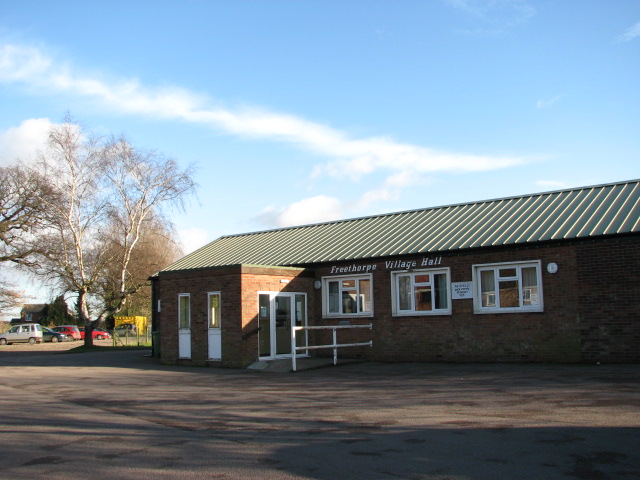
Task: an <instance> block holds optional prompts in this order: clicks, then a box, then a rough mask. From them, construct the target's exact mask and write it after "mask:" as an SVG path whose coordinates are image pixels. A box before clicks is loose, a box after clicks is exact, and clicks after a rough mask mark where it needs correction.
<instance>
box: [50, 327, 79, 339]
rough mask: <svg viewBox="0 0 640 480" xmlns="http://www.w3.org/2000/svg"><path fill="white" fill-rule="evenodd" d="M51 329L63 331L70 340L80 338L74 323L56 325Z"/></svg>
mask: <svg viewBox="0 0 640 480" xmlns="http://www.w3.org/2000/svg"><path fill="white" fill-rule="evenodd" d="M51 330H53V331H54V332H60V333H64V334H65V335H66V336H67V337H68V338H70V339H71V340H82V336H81V335H80V330H79V329H78V327H76V326H75V325H60V326H58V327H53V328H52V329H51Z"/></svg>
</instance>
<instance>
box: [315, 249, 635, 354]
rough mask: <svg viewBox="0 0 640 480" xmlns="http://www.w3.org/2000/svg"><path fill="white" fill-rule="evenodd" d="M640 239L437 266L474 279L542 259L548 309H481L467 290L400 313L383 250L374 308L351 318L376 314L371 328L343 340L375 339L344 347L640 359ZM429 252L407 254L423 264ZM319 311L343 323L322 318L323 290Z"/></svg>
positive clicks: (484, 255)
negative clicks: (446, 301)
mask: <svg viewBox="0 0 640 480" xmlns="http://www.w3.org/2000/svg"><path fill="white" fill-rule="evenodd" d="M638 244H639V240H638V237H628V238H619V239H612V240H606V241H605V240H599V241H590V242H573V243H564V244H556V245H549V246H539V245H538V246H534V247H528V248H527V247H522V246H520V247H512V248H508V247H506V248H495V249H483V250H476V251H473V252H466V253H458V254H449V255H446V254H442V263H441V265H439V267H449V268H450V269H451V270H450V271H451V281H452V282H466V281H471V280H472V266H473V265H478V264H491V263H502V262H518V261H538V260H539V261H540V262H541V274H542V292H543V293H542V295H543V302H544V311H543V312H522V313H494V314H475V313H474V306H473V300H472V299H465V300H453V301H452V313H451V315H435V316H431V315H428V316H427V315H424V316H393V315H392V312H391V270H389V269H386V268H384V265H385V262H384V261H385V260H388V259H380V260H377V261H376V262H375V263H376V264H377V266H378V268H377V269H376V270H375V271H374V274H373V285H374V293H373V295H374V299H373V301H374V315H373V316H372V317H370V318H355V317H353V318H352V319H351V321H352V323H369V322H372V323H373V324H374V327H373V332H369V331H368V330H355V331H353V332H352V333H349V334H345V335H343V336H342V338H344V339H345V340H344V341H345V343H346V342H347V341H362V339H363V337H366V336H367V335H371V336H372V339H373V347H372V348H359V349H355V348H354V349H344V350H341V352H340V355H341V356H345V355H351V356H359V357H364V358H368V359H371V360H377V361H479V362H494V361H497V362H523V361H535V362H547V361H549V362H591V361H603V362H637V361H640V319H639V312H640V303H639V302H640V285H639V280H638V278H639V271H640V260H639V255H640V246H639V245H638ZM438 255H440V254H438ZM423 257H424V256H416V257H406V258H404V260H407V261H411V260H417V261H418V265H419V264H420V261H421V259H422V258H423ZM550 262H555V263H557V264H558V266H559V269H558V272H557V273H555V274H551V273H548V272H547V270H546V266H547V264H548V263H550ZM366 263H371V261H368V262H366ZM335 265H336V264H332V265H327V266H324V267H322V268H318V269H317V271H316V276H317V278H318V279H319V278H321V277H322V276H325V275H330V274H331V268H332V267H334V266H335ZM314 318H316V319H317V320H316V323H318V324H336V323H338V320H337V319H327V318H325V319H323V318H322V310H321V305H320V300H319V299H318V302H317V305H316V309H315V311H314ZM365 339H366V338H365ZM326 340H327V338H326V336H325V337H324V338H323V339H322V340H321V341H323V342H324V341H326ZM325 354H327V352H325Z"/></svg>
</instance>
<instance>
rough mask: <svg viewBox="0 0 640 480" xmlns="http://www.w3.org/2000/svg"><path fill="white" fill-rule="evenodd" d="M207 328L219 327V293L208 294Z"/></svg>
mask: <svg viewBox="0 0 640 480" xmlns="http://www.w3.org/2000/svg"><path fill="white" fill-rule="evenodd" d="M209 328H220V295H218V294H217V293H212V294H210V295H209Z"/></svg>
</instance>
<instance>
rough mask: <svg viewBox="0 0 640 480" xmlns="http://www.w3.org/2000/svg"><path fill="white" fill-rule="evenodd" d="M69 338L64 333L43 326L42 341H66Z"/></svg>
mask: <svg viewBox="0 0 640 480" xmlns="http://www.w3.org/2000/svg"><path fill="white" fill-rule="evenodd" d="M67 340H68V338H67V336H66V335H65V334H64V333H60V332H54V331H53V330H51V329H50V328H47V327H42V341H43V342H53V343H57V342H66V341H67Z"/></svg>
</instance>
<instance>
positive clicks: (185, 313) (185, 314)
mask: <svg viewBox="0 0 640 480" xmlns="http://www.w3.org/2000/svg"><path fill="white" fill-rule="evenodd" d="M178 328H179V329H180V330H189V329H190V328H191V308H190V298H189V294H188V293H187V294H182V295H178Z"/></svg>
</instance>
